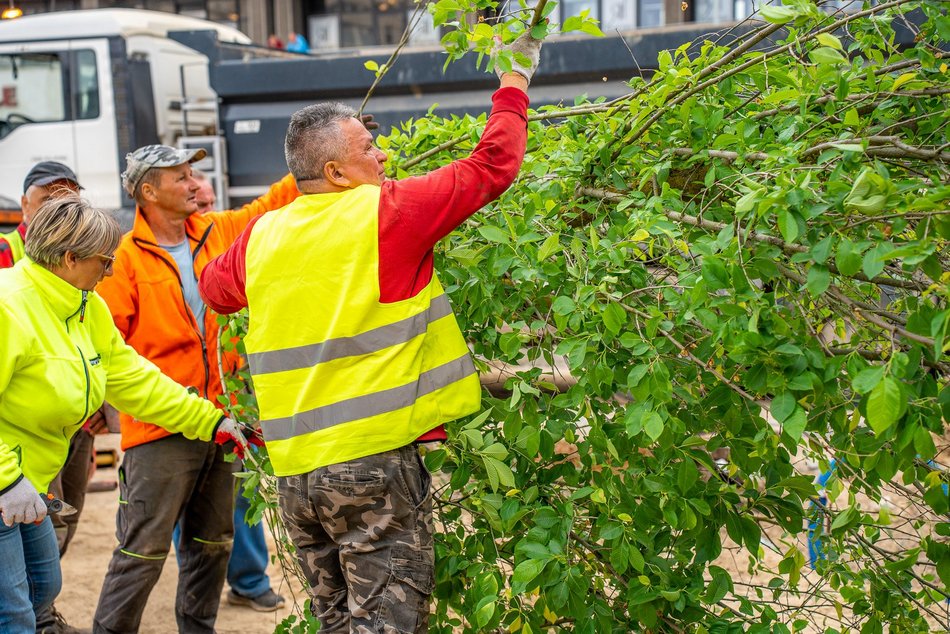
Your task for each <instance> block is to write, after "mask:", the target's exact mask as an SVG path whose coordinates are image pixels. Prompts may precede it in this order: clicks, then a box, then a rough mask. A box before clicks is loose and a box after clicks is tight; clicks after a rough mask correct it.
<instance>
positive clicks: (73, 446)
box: [0, 161, 108, 634]
mask: <svg viewBox="0 0 950 634" xmlns="http://www.w3.org/2000/svg"><path fill="white" fill-rule="evenodd" d="M81 190H82V185H80V184H79V179H78V178H77V177H76V173H75V172H73V170H71V169H70V168H69V167H67V166H66V165H63V164H62V163H59V162H56V161H43V162H41V163H37V164H36V165H34V166H33V167H32V168H31V169H30V171H29V172H28V173H27V175H26V178H24V179H23V196H22V197H21V198H20V210H21V212H22V214H23V220H22V222H20V225H19V226H18V227H17V228H16V230H15V231H13V232H11V233H9V234H3V235H2V237H0V269H4V268H9V267H12V266H13V265H14V264H16V263H17V262H18V261H19V260H22V259H23V258H24V257H25V256H26V253H25V247H26V235H27V228H28V227H29V224H30V220H31V219H32V218H33V216H34V215H36V212H37V211H39V209H40V207H41V206H42V205H43V204H44V203H46V202H48V201H50V200H53V199H56V198H62V197H66V196H75V195H77V194H78V193H79V192H80V191H81ZM106 407H108V405H106V404H103V406H102V407H101V408H100V409H99V410H98V411H96V412H95V413H94V414H93V415H92V416H90V417H89V420H87V421H86V422H85V424H84V425H83V426H82V429H81V430H80V431H79V432H78V433H76V434H75V435H73V437H72V440H71V441H70V443H69V451H68V453H67V455H66V462H65V464H64V465H63V468H62V470H61V471H60V472H59V473H58V474H57V475H56V477H55V478H53V480H52V482H50V485H49V493H52V494H53V495H54V496H56V497H57V498H59V499H61V500H63V501H65V502H66V503H67V504H69V505H70V506H72V507H73V508H75V509H76V512H75V513H73V514H72V515H67V516H65V517H63V516H61V515H59V514H56V515H52V516H51V520H52V522H53V529H54V531H55V532H56V541H57V544H58V546H59V556H60V558H62V557H63V555H65V554H66V549H67V548H68V547H69V543H70V542H71V541H72V539H73V536H74V535H75V534H76V527H77V526H78V525H79V517H80V516H81V515H82V509H83V503H84V502H85V500H86V487H87V486H88V484H89V477H90V473H91V471H90V466H91V465H92V464H93V456H94V454H95V447H94V444H93V436H95V435H96V434H103V433H106V432H107V431H108V430H107V429H106V418H105V415H106V410H105V408H106ZM36 631H37V632H40V633H42V634H70V633H72V632H76V631H78V630H76V629H75V628H72V627H70V626H69V625H68V624H67V623H66V620H65V619H64V618H63V616H62V615H61V614H60V613H59V612H58V611H57V610H56V607H55V606H53V605H50V606H49V607H48V608H46V609H45V610H43V611H42V612H41V613H39V614H37V615H36Z"/></svg>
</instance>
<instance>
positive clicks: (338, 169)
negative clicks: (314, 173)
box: [323, 161, 350, 189]
mask: <svg viewBox="0 0 950 634" xmlns="http://www.w3.org/2000/svg"><path fill="white" fill-rule="evenodd" d="M342 167H343V166H342V165H341V163H340V162H339V161H327V162H326V163H324V164H323V178H324V179H326V181H327V182H328V183H330V184H331V185H334V186H336V187H342V188H344V189H349V188H350V179H349V178H347V177H346V175H344V174H343V170H342Z"/></svg>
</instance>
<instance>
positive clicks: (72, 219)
mask: <svg viewBox="0 0 950 634" xmlns="http://www.w3.org/2000/svg"><path fill="white" fill-rule="evenodd" d="M121 238H122V231H121V230H120V229H119V223H117V222H116V221H115V219H114V218H112V216H110V215H109V214H107V213H106V212H104V211H102V210H101V209H97V208H95V207H93V206H92V205H90V204H89V203H88V202H87V201H85V200H83V199H82V198H79V197H78V196H64V197H62V198H53V199H51V200H48V201H46V202H45V203H43V205H42V206H41V207H40V208H39V210H38V211H37V212H36V213H35V214H34V215H33V219H32V220H31V221H30V226H29V227H28V228H27V230H26V254H27V255H28V256H30V259H31V260H33V261H34V262H36V263H37V264H39V265H40V266H43V267H45V268H52V267H54V266H58V265H60V264H62V262H63V258H64V257H65V256H66V252H67V251H69V252H71V253H72V254H73V255H75V256H76V258H77V259H80V260H84V259H86V258H91V257H93V256H95V255H110V254H112V252H113V251H115V250H116V248H117V247H118V246H119V240H121Z"/></svg>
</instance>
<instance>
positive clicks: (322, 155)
mask: <svg viewBox="0 0 950 634" xmlns="http://www.w3.org/2000/svg"><path fill="white" fill-rule="evenodd" d="M355 116H356V110H354V109H353V108H350V107H349V106H347V105H345V104H342V103H339V102H335V101H328V102H324V103H318V104H314V105H312V106H307V107H306V108H301V109H300V110H298V111H297V112H295V113H294V115H293V116H292V117H291V118H290V125H289V126H287V138H286V139H285V140H284V157H285V158H286V159H287V167H288V168H289V169H290V173H291V174H293V175H294V178H295V179H296V180H297V182H300V181H307V180H321V179H323V167H324V166H325V165H326V164H327V163H328V162H330V161H336V160H340V159H341V158H343V156H344V155H345V154H346V150H347V147H346V139H345V138H344V137H343V130H342V128H340V122H341V121H345V120H346V119H352V118H353V117H355Z"/></svg>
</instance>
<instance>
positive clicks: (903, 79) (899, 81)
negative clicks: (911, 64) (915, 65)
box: [891, 73, 917, 92]
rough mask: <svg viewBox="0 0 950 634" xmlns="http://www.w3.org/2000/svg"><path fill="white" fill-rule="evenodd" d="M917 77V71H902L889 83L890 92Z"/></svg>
mask: <svg viewBox="0 0 950 634" xmlns="http://www.w3.org/2000/svg"><path fill="white" fill-rule="evenodd" d="M916 77H917V73H904V74H903V75H901V76H900V77H898V78H896V79H895V80H894V83H893V84H891V92H896V91H897V89H898V88H900V87H901V86H903V85H904V84H906V83H907V82H909V81H911V80H913V79H914V78H916Z"/></svg>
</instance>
